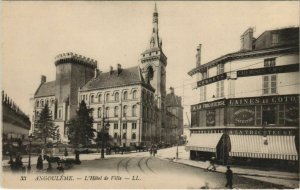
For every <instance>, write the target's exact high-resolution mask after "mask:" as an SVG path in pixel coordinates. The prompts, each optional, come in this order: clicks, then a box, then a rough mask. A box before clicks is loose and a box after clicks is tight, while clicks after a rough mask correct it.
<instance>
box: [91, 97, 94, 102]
mask: <svg viewBox="0 0 300 190" xmlns="http://www.w3.org/2000/svg"><path fill="white" fill-rule="evenodd" d="M91 103H94V95H91Z"/></svg>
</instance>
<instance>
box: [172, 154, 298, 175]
mask: <svg viewBox="0 0 300 190" xmlns="http://www.w3.org/2000/svg"><path fill="white" fill-rule="evenodd" d="M167 160H169V159H167ZM172 162H175V163H180V164H183V165H186V166H192V167H195V168H201V169H206V168H203V167H199V166H195V165H190V164H188V163H183V162H180V161H174V160H172ZM214 172H218V173H225V172H224V171H217V170H216V171H214ZM235 174H239V175H247V176H255V177H271V178H276V179H290V180H299V177H289V176H277V175H276V176H274V175H267V174H251V173H243V172H235Z"/></svg>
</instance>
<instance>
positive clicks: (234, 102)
mask: <svg viewBox="0 0 300 190" xmlns="http://www.w3.org/2000/svg"><path fill="white" fill-rule="evenodd" d="M298 103H299V95H298V94H294V95H281V96H261V97H248V98H233V99H227V100H225V99H223V100H218V101H213V102H206V103H200V104H196V105H192V106H191V111H197V110H203V109H210V108H218V107H224V106H251V105H264V104H298Z"/></svg>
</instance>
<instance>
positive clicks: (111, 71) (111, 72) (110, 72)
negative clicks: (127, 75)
mask: <svg viewBox="0 0 300 190" xmlns="http://www.w3.org/2000/svg"><path fill="white" fill-rule="evenodd" d="M113 72H114V68H113V67H112V66H110V71H109V74H110V75H112V74H113Z"/></svg>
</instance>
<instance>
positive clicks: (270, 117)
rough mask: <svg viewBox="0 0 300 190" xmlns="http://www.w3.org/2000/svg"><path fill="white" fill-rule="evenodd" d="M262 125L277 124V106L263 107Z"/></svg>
mask: <svg viewBox="0 0 300 190" xmlns="http://www.w3.org/2000/svg"><path fill="white" fill-rule="evenodd" d="M262 123H263V125H270V124H276V107H275V106H263V110H262Z"/></svg>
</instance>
